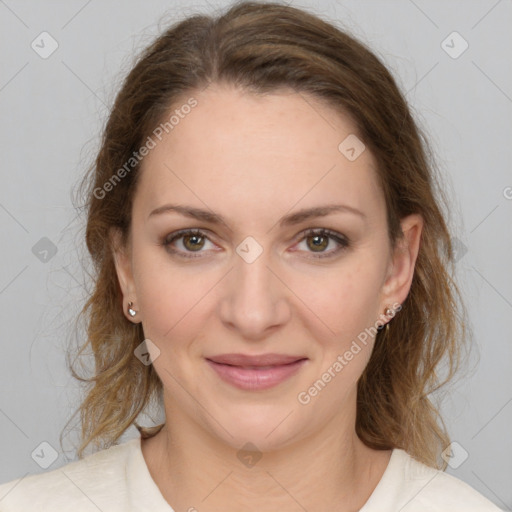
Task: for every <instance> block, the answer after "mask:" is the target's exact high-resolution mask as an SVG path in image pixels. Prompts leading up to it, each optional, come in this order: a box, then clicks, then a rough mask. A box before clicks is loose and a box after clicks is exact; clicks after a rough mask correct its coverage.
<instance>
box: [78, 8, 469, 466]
mask: <svg viewBox="0 0 512 512" xmlns="http://www.w3.org/2000/svg"><path fill="white" fill-rule="evenodd" d="M211 83H227V84H231V85H235V86H237V87H240V88H242V89H243V90H245V91H247V92H250V93H254V94H264V93H272V92H278V91H279V90H280V89H283V88H287V89H289V88H291V89H292V90H294V91H295V92H298V93H300V94H305V95H306V94H309V95H311V96H312V97H314V98H316V99H318V100H321V101H323V102H325V103H326V104H327V105H329V107H330V108H332V109H334V110H336V111H338V112H340V113H342V114H343V115H347V116H349V117H350V119H351V120H352V121H353V122H354V123H355V126H356V128H357V134H358V137H359V138H360V139H362V141H363V142H364V144H365V145H366V146H367V147H368V149H369V150H370V151H371V152H372V154H373V155H374V157H375V159H376V162H377V164H378V168H377V173H378V179H379V182H380V185H381V187H382V190H383V193H384V197H385V201H386V210H387V225H388V231H389V239H390V242H391V246H392V247H395V245H396V242H397V240H398V239H399V238H400V237H401V236H402V232H401V229H400V219H401V218H403V217H405V216H407V215H409V214H413V213H417V214H420V215H421V216H422V218H423V220H424V227H423V232H422V236H421V245H420V249H419V254H418V257H417V261H416V267H415V273H414V277H413V281H412V285H411V289H410V292H409V294H408V296H407V298H406V300H405V301H404V303H403V304H402V310H401V311H400V313H399V314H397V315H396V316H395V317H394V318H393V320H392V321H391V322H390V324H389V330H388V329H383V330H381V331H379V332H378V334H377V337H376V340H375V345H374V349H373V352H372V355H371V358H370V360H369V363H368V365H367V367H366V368H365V370H364V372H363V374H362V376H361V378H360V379H359V381H358V384H357V386H358V390H357V391H358V392H357V418H356V432H357V434H358V436H359V437H360V439H361V440H362V441H363V442H364V443H365V444H366V445H367V446H369V447H372V448H374V449H391V448H402V449H404V450H406V451H407V452H408V453H409V454H411V455H412V456H414V457H416V458H417V459H418V460H420V461H422V462H424V463H426V464H428V465H431V466H434V467H442V468H443V469H444V468H445V467H446V465H445V464H444V463H443V462H442V461H441V459H440V453H441V451H442V450H443V449H444V448H446V447H447V445H448V444H449V437H448V434H447V432H446V428H445V425H444V423H443V421H442V418H441V416H440V413H439V407H438V406H437V405H436V404H435V400H434V398H433V396H434V395H432V393H433V391H436V390H437V389H438V388H440V387H441V386H442V385H444V384H445V383H446V382H448V381H449V380H450V379H452V377H453V376H454V375H455V371H456V369H457V368H458V366H459V363H460V356H461V353H462V352H461V348H462V347H463V341H464V339H465V329H464V322H463V318H464V317H463V313H464V311H465V310H464V307H463V305H462V303H461V301H460V300H459V299H460V292H459V290H458V288H457V286H456V284H455V282H454V280H453V279H452V277H451V274H452V273H451V270H452V265H453V262H454V254H453V249H452V244H451V239H450V234H449V231H448V228H447V225H446V221H445V218H444V215H443V213H442V211H441V206H442V203H446V198H445V196H444V193H443V191H442V189H441V187H440V186H439V184H438V177H437V176H436V173H437V171H436V168H435V166H434V165H433V160H432V158H431V156H430V150H429V149H428V144H427V142H426V140H425V137H424V136H423V135H422V133H421V131H420V130H419V128H418V126H417V124H416V123H415V121H414V120H413V118H412V116H411V112H410V109H409V107H408V105H407V103H406V101H405V98H404V96H403V94H402V93H401V92H400V90H399V88H398V86H397V84H396V83H395V80H394V79H393V77H392V75H391V74H390V72H389V71H388V70H387V69H386V67H385V66H384V65H383V64H382V63H381V61H380V60H379V58H378V57H377V56H376V55H375V54H374V53H373V52H371V51H370V50H369V49H368V48H367V47H366V46H364V45H363V44H362V43H360V42H358V41H357V40H355V39H354V38H353V37H351V36H350V35H348V33H346V32H344V31H341V30H340V29H339V28H336V27H335V26H333V25H332V24H330V23H328V22H326V21H323V20H322V19H321V18H319V17H317V16H315V15H313V14H310V13H307V12H305V11H303V10H300V9H297V8H293V7H289V6H285V5H280V4H277V3H257V2H241V3H237V4H233V5H232V6H230V7H229V8H228V9H227V10H226V12H223V13H221V14H219V15H218V16H205V15H193V16H190V17H188V18H187V19H185V20H183V21H181V22H178V23H176V24H174V25H173V26H171V27H170V28H169V29H168V30H167V31H165V33H163V34H162V35H161V36H159V37H158V38H157V39H156V40H155V41H154V42H153V43H152V44H151V45H150V46H149V47H147V48H146V49H145V50H144V51H143V52H142V54H141V55H140V56H139V59H138V61H137V63H136V64H135V66H134V67H133V68H132V70H131V72H130V73H129V74H128V76H127V77H126V79H125V81H124V83H123V85H122V87H121V89H120V91H119V93H118V95H117V97H116V99H115V103H114V105H113V108H112V110H111V113H110V116H109V118H108V121H107V123H106V126H105V129H104V133H103V138H102V142H101V148H100V150H99V153H98V155H97V158H96V160H95V164H94V165H93V166H92V167H91V169H90V172H89V174H88V175H86V176H85V177H84V180H83V182H82V184H81V186H82V187H85V189H86V190H85V204H86V207H87V225H86V243H87V248H88V250H89V252H90V255H91V257H92V260H93V264H94V270H95V274H94V290H93V293H92V294H91V296H90V298H89V299H88V301H87V302H86V304H85V305H84V307H83V309H82V311H81V315H83V317H84V318H85V319H86V324H87V340H86V342H85V344H84V345H83V346H82V347H81V349H80V352H79V353H78V356H80V355H81V354H82V353H83V352H84V351H85V349H86V348H87V347H90V349H91V351H92V354H93V357H94V362H95V368H94V371H93V375H92V376H90V377H81V376H79V375H78V374H77V373H76V372H75V371H74V370H73V368H72V372H73V375H74V376H75V377H77V378H79V379H80V380H82V381H85V382H87V383H88V384H89V387H88V391H87V394H86V396H85V398H84V400H83V402H82V404H81V405H80V407H79V409H78V410H77V412H80V419H81V445H80V447H79V449H78V455H79V457H82V456H83V453H84V450H85V448H86V447H87V446H88V445H89V444H90V443H94V445H95V446H96V447H98V448H106V447H108V446H110V445H112V444H114V443H115V442H116V441H117V440H118V439H119V438H120V436H121V435H122V434H123V433H124V432H125V431H126V429H127V428H128V427H130V426H131V425H135V426H136V427H137V428H138V429H139V430H140V431H141V433H142V435H143V436H151V435H154V433H155V432H157V431H158V428H160V427H161V426H160V427H157V428H156V429H151V428H144V427H141V426H139V425H138V424H137V422H136V420H137V417H138V415H139V414H140V413H141V412H143V411H144V410H145V408H146V407H147V406H148V405H149V404H150V403H151V401H152V400H153V399H155V398H158V397H161V393H162V383H161V381H160V379H159V378H158V376H157V374H156V372H155V370H154V368H153V366H152V365H149V366H145V365H143V364H141V362H140V361H139V360H138V359H137V358H136V357H134V349H135V348H136V347H137V346H138V345H139V344H140V343H141V342H142V340H143V339H144V333H143V329H142V325H141V324H133V323H132V322H130V321H129V320H128V319H127V318H126V317H125V315H124V313H123V297H122V293H121V289H120V286H119V282H118V278H117V275H116V270H115V266H114V260H113V254H112V245H111V239H110V233H111V229H112V228H117V229H119V230H120V232H121V233H122V242H123V243H125V244H126V243H127V242H128V241H129V235H130V226H131V207H132V202H133V197H134V193H135V190H136V184H137V177H138V175H139V168H140V164H137V165H134V166H133V168H132V169H131V170H130V172H127V173H124V174H123V178H122V179H120V180H118V182H116V184H115V186H113V187H109V191H108V192H107V193H105V194H103V193H102V194H101V196H102V197H100V194H99V193H98V190H99V189H103V190H105V188H104V184H105V183H106V182H107V181H109V180H111V179H112V177H113V176H114V175H115V174H116V172H117V171H118V170H119V169H120V168H122V167H123V165H125V164H126V162H128V161H129V160H130V158H132V157H133V154H134V152H137V151H138V150H139V148H141V146H142V145H143V144H144V141H145V140H147V137H148V136H149V135H150V134H151V132H152V130H154V129H155V127H156V126H157V125H158V124H159V123H161V122H162V120H164V119H165V116H169V112H170V110H171V108H174V106H176V105H178V104H179V100H182V99H183V98H185V97H187V95H189V96H190V95H191V94H193V92H194V91H198V90H200V89H202V88H205V87H207V86H208V85H209V84H211ZM95 191H96V192H95ZM442 363H444V364H445V366H444V369H445V374H444V376H442V375H441V372H440V366H441V364H442Z"/></svg>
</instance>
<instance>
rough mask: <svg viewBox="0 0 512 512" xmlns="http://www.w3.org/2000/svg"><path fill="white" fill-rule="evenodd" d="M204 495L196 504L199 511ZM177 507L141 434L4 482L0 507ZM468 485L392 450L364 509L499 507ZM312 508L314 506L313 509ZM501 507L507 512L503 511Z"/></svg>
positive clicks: (19, 511)
mask: <svg viewBox="0 0 512 512" xmlns="http://www.w3.org/2000/svg"><path fill="white" fill-rule="evenodd" d="M200 500H201V497H199V496H198V499H197V504H193V503H192V504H191V510H193V508H192V507H193V506H194V505H195V507H196V508H197V510H198V511H200V510H201V501H200ZM32 510H37V511H38V512H64V511H72V512H98V511H101V512H141V511H148V512H174V511H173V509H172V507H171V506H170V505H169V504H168V503H167V501H166V500H165V499H164V497H163V496H162V494H161V493H160V490H159V488H158V487H157V485H156V483H155V482H154V480H153V479H152V477H151V474H150V473H149V469H148V467H147V465H146V461H145V459H144V457H143V455H142V450H141V438H140V436H139V437H138V438H135V439H132V440H130V441H126V442H124V443H122V444H119V445H115V446H112V447H111V448H108V449H106V450H101V451H99V452H96V453H94V454H91V455H88V456H86V457H85V458H83V459H81V460H77V461H74V462H70V463H68V464H67V465H64V466H62V467H61V468H58V469H54V470H52V471H48V472H46V473H40V474H36V475H27V476H25V477H23V478H18V479H16V480H12V481H11V482H8V483H6V484H3V485H0V512H30V511H32ZM500 510H501V509H499V508H498V507H497V506H496V505H494V504H493V503H492V502H490V501H489V500H488V499H487V498H485V497H484V496H483V495H481V494H480V493H478V492H477V491H476V490H474V489H473V488H472V487H470V486H469V485H468V484H466V483H465V482H463V481H462V480H459V479H458V478H455V477H454V476H452V475H449V474H447V473H444V472H443V471H440V470H437V469H433V468H431V467H429V466H426V465H425V464H422V463H420V462H418V461H416V460H415V459H413V458H412V457H411V456H410V455H408V454H407V453H406V452H405V451H404V450H399V449H396V448H395V449H394V450H393V451H392V454H391V458H390V460H389V463H388V466H387V467H386V470H385V471H384V474H383V475H382V477H381V479H380V481H379V483H378V485H377V486H376V488H375V489H374V491H373V493H372V494H371V496H370V498H369V499H368V501H367V502H366V503H365V505H364V506H363V507H362V508H361V509H360V512H398V511H400V512H441V511H443V512H498V511H500ZM312 512H313V511H312ZM502 512H503V511H502Z"/></svg>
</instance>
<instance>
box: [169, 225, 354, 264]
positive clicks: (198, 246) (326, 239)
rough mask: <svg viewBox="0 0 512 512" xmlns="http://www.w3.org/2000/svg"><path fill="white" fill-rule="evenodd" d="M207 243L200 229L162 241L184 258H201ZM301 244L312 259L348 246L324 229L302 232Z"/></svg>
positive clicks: (207, 239)
mask: <svg viewBox="0 0 512 512" xmlns="http://www.w3.org/2000/svg"><path fill="white" fill-rule="evenodd" d="M207 243H210V244H213V242H212V241H211V240H210V239H209V238H208V236H207V234H206V233H205V232H204V231H201V230H200V229H183V230H181V231H177V232H175V233H171V234H170V235H168V236H167V237H166V238H165V239H164V240H163V241H162V245H163V246H165V247H166V248H167V250H168V251H169V252H171V253H172V254H176V255H178V256H180V257H184V258H198V257H201V253H203V252H205V251H203V250H202V249H203V248H204V247H205V245H206V244H207ZM301 243H305V244H306V249H305V252H309V253H313V254H311V256H312V257H313V258H328V257H332V256H334V255H336V254H338V253H339V252H340V251H342V250H344V249H346V248H347V247H348V246H349V240H348V239H347V238H346V237H345V236H344V235H342V234H340V233H336V232H335V231H330V230H328V229H324V228H320V229H308V230H307V231H305V232H303V233H302V239H301V240H300V242H299V245H300V244H301ZM180 245H181V247H179V246H180ZM332 245H334V248H333V249H331V250H329V251H327V250H326V249H327V248H328V247H329V246H332ZM336 245H337V247H336ZM176 246H178V247H176ZM193 253H198V254H197V255H194V254H193Z"/></svg>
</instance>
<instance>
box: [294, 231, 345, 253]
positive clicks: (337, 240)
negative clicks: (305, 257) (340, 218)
mask: <svg viewBox="0 0 512 512" xmlns="http://www.w3.org/2000/svg"><path fill="white" fill-rule="evenodd" d="M303 235H304V236H303V238H302V240H301V242H300V243H305V245H306V252H310V253H313V254H312V257H313V258H328V257H332V256H334V255H335V254H338V253H339V252H340V251H342V250H344V249H346V248H347V247H348V246H349V241H348V239H347V237H345V236H344V235H341V234H340V233H336V232H335V231H330V230H329V229H324V228H320V229H308V230H307V231H305V232H304V233H303ZM331 242H332V243H331ZM336 244H337V247H336ZM299 245H300V244H299ZM332 245H334V249H331V250H330V251H327V250H326V249H327V248H328V247H329V246H332Z"/></svg>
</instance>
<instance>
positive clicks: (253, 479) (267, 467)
mask: <svg viewBox="0 0 512 512" xmlns="http://www.w3.org/2000/svg"><path fill="white" fill-rule="evenodd" d="M174 412H175V411H173V413H174ZM168 417H171V418H173V422H172V423H168V424H166V425H165V426H164V428H163V429H162V430H161V431H160V432H159V433H158V434H157V435H156V436H155V437H153V438H151V439H149V440H145V441H144V442H143V454H144V457H145V459H146V462H147V465H148V468H149V470H150V473H151V476H152V477H153V479H154V480H155V483H156V484H157V486H158V487H159V489H160V491H161V493H162V495H163V496H164V498H165V499H166V500H167V501H168V502H169V503H170V504H171V506H172V507H173V508H174V509H175V510H177V511H178V510H179V511H182V510H183V511H194V510H197V511H200V512H209V511H214V510H245V511H248V512H253V511H254V512H256V511H258V512H260V511H261V510H265V511H268V512H272V511H278V510H279V511H282V510H301V509H302V510H315V511H332V510H333V508H336V510H339V511H343V512H348V511H357V510H359V509H360V508H361V507H362V506H363V505H364V503H365V502H366V501H367V500H368V498H369V497H370V495H371V493H372V492H373V490H374V489H375V487H376V485H377V483H378V482H379V480H380V478H381V477H382V474H383V472H384V470H385V468H386V466H387V464H388V462H389V457H390V455H391V451H377V450H372V449H370V448H368V447H367V446H366V445H364V444H363V443H362V442H361V440H360V439H359V438H358V437H357V435H356V433H355V429H354V428H353V425H352V428H350V429H349V428H343V427H346V425H341V424H340V421H339V419H338V421H337V419H336V418H333V420H332V421H331V422H330V423H329V424H327V425H325V426H324V427H323V429H322V431H321V432H315V434H314V435H311V436H309V437H306V438H302V439H300V441H296V442H292V443H290V444H288V445H287V446H286V447H283V448H280V449H279V450H275V451H267V452H265V453H262V454H259V453H256V454H255V456H253V458H252V459H251V458H250V457H243V452H240V450H237V449H235V448H233V447H232V446H229V445H228V444H226V443H225V442H222V440H219V439H218V438H216V437H214V436H212V435H211V434H210V433H208V432H206V431H205V430H204V429H203V428H202V427H201V426H199V425H198V424H196V423H194V422H190V421H187V418H177V417H176V415H175V414H173V415H171V416H168ZM188 420H190V418H188ZM185 424H186V425H187V428H184V427H183V425H185ZM178 426H179V428H178Z"/></svg>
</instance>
